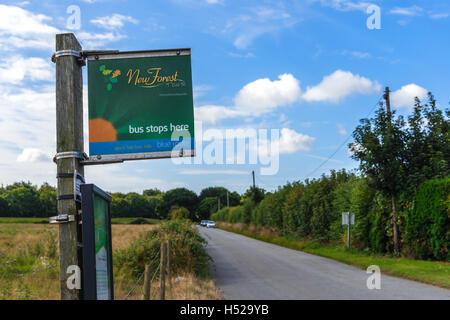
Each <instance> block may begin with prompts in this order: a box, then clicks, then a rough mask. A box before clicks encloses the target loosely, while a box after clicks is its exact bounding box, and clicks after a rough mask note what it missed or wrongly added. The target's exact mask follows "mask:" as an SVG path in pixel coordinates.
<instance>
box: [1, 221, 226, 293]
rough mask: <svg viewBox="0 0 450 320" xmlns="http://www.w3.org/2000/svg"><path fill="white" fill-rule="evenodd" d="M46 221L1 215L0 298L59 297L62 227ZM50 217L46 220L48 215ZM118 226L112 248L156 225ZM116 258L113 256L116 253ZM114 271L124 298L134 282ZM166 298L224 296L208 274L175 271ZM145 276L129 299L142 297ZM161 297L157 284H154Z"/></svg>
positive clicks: (117, 288) (126, 243)
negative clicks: (59, 248)
mask: <svg viewBox="0 0 450 320" xmlns="http://www.w3.org/2000/svg"><path fill="white" fill-rule="evenodd" d="M42 220H43V219H40V218H38V219H34V218H31V219H30V218H28V219H26V220H24V221H22V222H25V223H17V222H18V221H21V220H20V219H19V220H17V219H0V300H10V299H14V300H30V299H31V300H56V299H59V264H58V227H57V226H55V225H49V224H43V223H42V222H41V221H42ZM44 220H46V219H44ZM120 223H122V224H114V225H113V226H112V232H113V252H114V253H117V252H118V251H120V250H124V249H127V247H128V246H129V245H130V244H131V243H132V242H133V241H134V240H135V239H136V238H137V237H138V236H139V235H140V234H142V233H144V232H147V231H150V230H152V229H154V228H156V227H157V225H156V224H140V225H128V224H124V223H125V221H123V220H122V221H120ZM113 259H114V256H113ZM114 271H115V275H114V276H115V279H116V280H115V282H114V290H115V298H116V299H117V300H120V299H124V298H125V296H126V295H127V293H128V292H129V291H130V289H131V288H132V287H133V284H134V283H135V281H134V280H130V279H123V277H121V276H119V275H117V274H116V272H117V271H116V269H115V270H114ZM171 280H172V281H171V283H172V286H171V288H168V289H167V290H166V299H220V298H221V297H220V293H219V291H218V289H217V288H216V287H215V285H214V282H213V281H212V280H211V279H209V278H202V279H200V278H198V277H196V276H194V275H193V274H189V273H187V274H176V275H173V277H172V279H171ZM142 282H143V281H142V280H141V281H140V284H139V285H138V286H137V287H136V288H135V290H134V291H133V292H132V294H130V296H129V297H128V299H130V300H131V299H141V295H142V288H143V286H142ZM151 290H152V295H153V294H155V297H156V298H157V297H158V290H159V282H157V281H156V282H155V283H154V285H153V286H152V288H151Z"/></svg>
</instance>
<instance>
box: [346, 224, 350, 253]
mask: <svg viewBox="0 0 450 320" xmlns="http://www.w3.org/2000/svg"><path fill="white" fill-rule="evenodd" d="M348 219H349V221H348V225H347V248H349V249H350V216H349V217H348Z"/></svg>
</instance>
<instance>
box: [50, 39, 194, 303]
mask: <svg viewBox="0 0 450 320" xmlns="http://www.w3.org/2000/svg"><path fill="white" fill-rule="evenodd" d="M86 58H87V59H88V91H89V92H88V99H89V151H90V156H88V155H86V154H85V153H84V150H83V144H84V143H83V99H82V97H83V93H82V88H83V81H82V67H83V66H85V59H86ZM52 61H53V62H54V63H56V131H57V139H56V140H57V154H56V156H55V157H54V161H55V163H56V164H57V178H58V215H57V216H55V217H52V218H50V221H51V222H52V223H57V224H59V252H60V254H59V255H60V288H61V299H64V300H78V299H113V298H114V292H113V277H112V251H111V220H110V202H111V198H110V197H109V195H107V194H106V193H105V192H103V191H102V190H100V189H99V188H97V187H96V186H94V185H86V184H84V183H85V178H84V166H85V165H96V164H107V163H117V162H123V161H127V160H141V159H158V158H172V157H193V156H195V147H194V146H195V143H194V107H193V93H192V72H191V51H190V49H173V50H153V51H133V52H131V51H130V52H119V51H114V50H112V51H111V50H110V51H83V50H82V48H81V45H80V44H79V43H78V41H77V39H76V38H75V36H74V35H73V34H72V33H65V34H57V35H56V52H55V53H54V55H53V56H52ZM80 208H81V212H80ZM74 267H75V268H74ZM77 268H78V270H79V271H81V277H82V279H83V281H82V287H80V286H79V285H78V283H79V282H78V281H76V278H77V275H78V273H79V272H78V273H77V272H75V274H73V273H71V272H72V271H71V270H77ZM80 269H81V270H80ZM73 279H75V281H73Z"/></svg>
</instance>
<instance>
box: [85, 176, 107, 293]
mask: <svg viewBox="0 0 450 320" xmlns="http://www.w3.org/2000/svg"><path fill="white" fill-rule="evenodd" d="M81 193H82V199H83V202H82V212H83V213H82V219H83V274H82V277H83V299H85V300H113V299H114V286H113V268H112V245H111V238H112V237H111V215H110V203H111V197H110V196H109V195H108V194H107V193H105V192H104V191H103V190H101V189H99V188H98V187H97V186H95V185H93V184H83V185H82V186H81Z"/></svg>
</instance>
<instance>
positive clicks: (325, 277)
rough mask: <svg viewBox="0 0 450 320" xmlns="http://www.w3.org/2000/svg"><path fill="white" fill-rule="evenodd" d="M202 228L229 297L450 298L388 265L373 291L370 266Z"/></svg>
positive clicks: (219, 281)
mask: <svg viewBox="0 0 450 320" xmlns="http://www.w3.org/2000/svg"><path fill="white" fill-rule="evenodd" d="M199 228H200V234H201V235H202V236H203V237H204V238H205V239H206V240H207V241H208V245H207V246H206V250H207V252H208V253H209V254H210V256H211V257H212V258H213V261H214V263H213V267H212V269H213V270H212V274H213V277H214V279H215V282H216V285H217V286H218V287H219V288H220V289H221V290H222V293H223V296H224V298H225V299H230V300H284V299H295V300H297V299H407V300H410V299H411V300H415V299H439V300H441V299H446V300H450V290H446V289H441V288H437V287H434V286H430V285H426V284H422V283H419V282H415V281H409V280H405V279H400V278H396V277H391V276H387V275H383V270H381V289H380V290H377V289H374V290H369V289H368V288H367V285H366V282H367V279H368V277H369V276H370V275H369V274H367V273H366V271H365V270H361V269H358V268H356V267H352V266H349V265H346V264H343V263H340V262H337V261H334V260H331V259H326V258H322V257H318V256H315V255H311V254H308V253H304V252H301V251H296V250H292V249H288V248H284V247H280V246H277V245H273V244H270V243H266V242H262V241H258V240H255V239H251V238H248V237H244V236H241V235H238V234H235V233H231V232H227V231H223V230H220V229H207V228H202V227H199Z"/></svg>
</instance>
